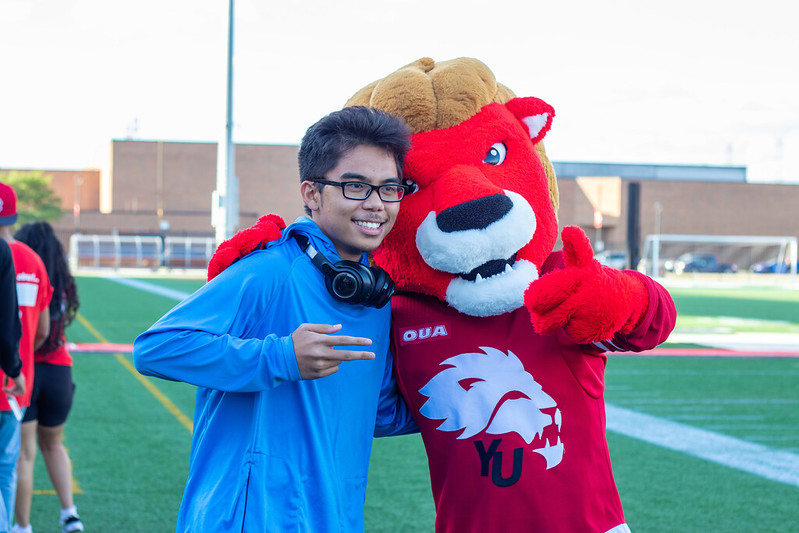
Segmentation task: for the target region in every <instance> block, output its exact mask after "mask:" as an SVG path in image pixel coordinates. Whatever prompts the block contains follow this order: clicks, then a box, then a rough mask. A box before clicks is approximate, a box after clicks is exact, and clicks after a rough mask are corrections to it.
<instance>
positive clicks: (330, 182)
mask: <svg viewBox="0 0 799 533" xmlns="http://www.w3.org/2000/svg"><path fill="white" fill-rule="evenodd" d="M307 181H311V182H313V183H321V184H322V185H333V186H334V187H338V188H340V189H341V194H342V195H344V198H346V199H347V200H354V201H356V202H363V201H364V200H366V199H367V198H369V197H370V196H371V195H372V191H374V190H377V196H378V197H379V198H380V201H381V202H386V203H390V204H394V203H397V202H401V201H402V200H403V198H405V196H406V195H407V194H408V193H409V192H410V187H408V186H407V185H403V184H401V183H383V184H382V185H372V184H371V183H366V182H365V181H358V180H348V181H333V180H329V179H327V178H308V180H307ZM348 183H358V184H360V185H366V186H367V187H369V192H367V193H366V196H364V197H363V198H350V197H349V196H347V193H346V192H344V188H345V187H346V186H347V184H348ZM385 186H392V187H399V188H400V189H402V190H403V191H405V192H403V193H402V197H401V198H399V199H398V200H386V199H385V198H383V195H382V194H380V188H381V187H385Z"/></svg>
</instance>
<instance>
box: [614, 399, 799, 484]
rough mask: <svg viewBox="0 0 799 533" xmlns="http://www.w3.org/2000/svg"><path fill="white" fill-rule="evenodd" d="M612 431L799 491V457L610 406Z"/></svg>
mask: <svg viewBox="0 0 799 533" xmlns="http://www.w3.org/2000/svg"><path fill="white" fill-rule="evenodd" d="M606 411H607V424H608V426H607V427H608V429H609V430H610V431H613V432H615V433H620V434H622V435H626V436H628V437H632V438H634V439H639V440H642V441H645V442H648V443H650V444H655V445H656V446H661V447H663V448H667V449H669V450H674V451H677V452H682V453H685V454H688V455H691V456H694V457H699V458H701V459H706V460H708V461H712V462H714V463H718V464H720V465H724V466H728V467H730V468H735V469H737V470H742V471H744V472H748V473H750V474H755V475H757V476H760V477H764V478H766V479H770V480H772V481H779V482H781V483H787V484H788V485H793V486H795V487H799V455H797V454H794V453H790V452H786V451H782V450H774V449H772V448H769V447H767V446H763V445H761V444H754V443H751V442H747V441H744V440H740V439H736V438H734V437H728V436H726V435H721V434H719V433H713V432H712V431H706V430H704V429H699V428H695V427H691V426H687V425H685V424H680V423H678V422H672V421H670V420H665V419H663V418H659V417H656V416H651V415H647V414H643V413H638V412H636V411H630V410H629V409H624V408H622V407H617V406H615V405H611V404H607V405H606Z"/></svg>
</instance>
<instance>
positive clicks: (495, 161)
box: [483, 143, 508, 166]
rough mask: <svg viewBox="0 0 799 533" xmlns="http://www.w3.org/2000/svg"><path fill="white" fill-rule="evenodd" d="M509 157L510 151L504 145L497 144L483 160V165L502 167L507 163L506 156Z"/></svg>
mask: <svg viewBox="0 0 799 533" xmlns="http://www.w3.org/2000/svg"><path fill="white" fill-rule="evenodd" d="M506 155H508V149H507V148H506V147H505V145H504V144H503V143H495V144H494V145H493V146H492V147H491V149H490V150H489V151H488V153H487V154H486V156H485V159H483V163H488V164H489V165H494V166H496V165H501V164H502V162H503V161H505V156H506Z"/></svg>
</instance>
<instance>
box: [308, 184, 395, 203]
mask: <svg viewBox="0 0 799 533" xmlns="http://www.w3.org/2000/svg"><path fill="white" fill-rule="evenodd" d="M309 181H312V182H314V183H321V184H322V185H333V186H335V187H341V192H342V194H344V198H348V199H350V200H366V199H367V198H369V195H370V194H372V191H374V190H377V195H378V196H380V199H381V200H383V201H384V202H399V201H400V200H402V199H403V198H404V197H405V193H406V192H408V187H407V186H405V185H400V184H399V183H386V184H385V185H372V184H369V183H364V182H363V181H331V180H326V179H323V178H311V179H310V180H309Z"/></svg>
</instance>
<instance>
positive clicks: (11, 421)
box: [0, 183, 53, 531]
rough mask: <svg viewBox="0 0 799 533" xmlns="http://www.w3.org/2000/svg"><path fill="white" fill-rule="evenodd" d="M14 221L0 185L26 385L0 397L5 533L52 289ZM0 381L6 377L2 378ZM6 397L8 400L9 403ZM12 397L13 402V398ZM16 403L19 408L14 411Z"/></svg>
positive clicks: (8, 192) (0, 225)
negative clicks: (14, 233) (16, 234)
mask: <svg viewBox="0 0 799 533" xmlns="http://www.w3.org/2000/svg"><path fill="white" fill-rule="evenodd" d="M16 221H17V197H16V193H15V192H14V189H13V188H11V186H9V185H7V184H5V183H0V238H2V239H3V240H4V241H6V242H7V243H8V245H9V247H10V248H11V254H12V256H13V258H14V270H15V272H16V278H17V300H18V304H19V313H20V319H21V321H22V338H21V340H20V343H19V356H20V359H21V360H22V375H23V376H24V380H25V383H26V384H27V387H26V390H25V392H24V393H23V394H21V395H19V396H16V397H11V396H6V395H5V394H0V495H2V498H3V505H0V508H2V509H0V531H8V530H9V529H10V528H9V524H10V522H11V518H12V517H13V516H14V515H13V513H14V503H15V499H16V494H17V460H18V459H19V449H20V421H21V420H22V415H23V414H24V410H25V408H27V407H28V405H29V404H30V398H31V391H32V388H33V387H32V385H33V373H34V369H33V351H34V349H35V348H38V347H39V346H41V345H42V344H43V343H44V341H45V340H46V339H47V335H48V334H49V332H50V312H49V310H48V305H49V304H50V298H51V297H52V295H53V288H52V287H51V286H50V280H49V278H48V277H47V270H46V269H45V268H44V263H42V260H41V259H40V258H39V256H38V255H36V252H34V251H33V250H31V249H30V248H29V247H28V246H27V245H26V244H24V243H21V242H18V241H16V240H14V238H13V237H12V234H11V227H12V226H13V225H14V224H15V223H16ZM2 378H3V380H5V379H6V376H5V375H3V376H2ZM9 398H11V399H10V400H9ZM14 398H16V400H15V399H14ZM15 404H18V406H19V409H15V407H16V405H15Z"/></svg>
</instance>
